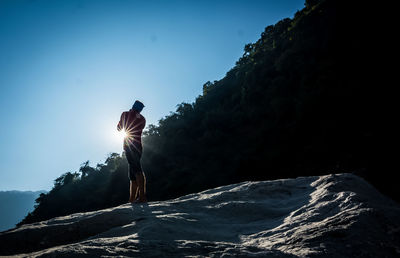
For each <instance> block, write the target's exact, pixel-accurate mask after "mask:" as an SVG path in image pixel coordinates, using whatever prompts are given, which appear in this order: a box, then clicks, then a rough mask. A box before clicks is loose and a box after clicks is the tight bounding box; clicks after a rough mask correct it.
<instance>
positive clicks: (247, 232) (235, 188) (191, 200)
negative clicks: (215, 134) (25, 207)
mask: <svg viewBox="0 0 400 258" xmlns="http://www.w3.org/2000/svg"><path fill="white" fill-rule="evenodd" d="M399 215H400V206H399V205H398V204H397V203H395V202H393V201H391V200H389V199H388V198H386V197H384V196H383V195H381V194H380V193H379V192H377V191H376V190H375V189H374V188H373V187H372V186H371V185H369V184H368V183H367V182H365V181H364V180H363V179H361V178H359V177H357V176H354V175H352V174H340V175H327V176H321V177H318V176H316V177H302V178H296V179H285V180H275V181H263V182H243V183H239V184H234V185H228V186H223V187H218V188H215V189H211V190H207V191H203V192H200V193H196V194H190V195H186V196H183V197H180V198H177V199H174V200H169V201H162V202H150V203H148V204H134V205H131V204H124V205H121V206H118V207H114V208H110V209H105V210H99V211H95V212H87V213H76V214H72V215H69V216H64V217H57V218H54V219H50V220H48V221H42V222H40V223H34V224H29V225H24V226H22V227H20V228H16V229H12V230H9V231H6V232H2V233H0V255H7V254H8V255H11V254H14V255H15V254H19V255H20V256H29V257H48V256H49V257H100V256H104V257H107V256H119V257H124V256H125V257H132V256H135V257H169V256H170V257H183V256H184V257H188V256H191V257H193V256H195V257H199V256H200V257H203V256H205V257H253V256H260V257H313V256H323V257H396V256H397V257H399V256H400V221H399V217H400V216H399ZM22 252H24V253H23V254H21V253H22Z"/></svg>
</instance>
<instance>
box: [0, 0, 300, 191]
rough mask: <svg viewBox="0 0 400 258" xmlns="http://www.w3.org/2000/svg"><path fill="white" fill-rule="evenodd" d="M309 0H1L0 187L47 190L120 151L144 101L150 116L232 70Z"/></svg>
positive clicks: (187, 99) (149, 121)
mask: <svg viewBox="0 0 400 258" xmlns="http://www.w3.org/2000/svg"><path fill="white" fill-rule="evenodd" d="M303 6H304V1H303V0H275V1H272V0H264V1H255V0H254V1H252V0H243V1H236V0H226V1H225V0H213V1H206V0H199V1H189V0H186V1H166V0H165V1H151V0H150V1H149V0H146V1H145V0H143V1H135V0H108V1H101V0H98V1H89V0H87V1H78V0H68V1H62V0H58V1H57V0H27V1H21V0H9V1H7V0H0V118H1V127H0V190H39V189H44V190H50V189H51V187H52V186H53V181H54V179H55V178H57V177H58V176H60V175H61V174H62V173H65V172H67V171H71V172H74V171H77V170H78V169H79V167H80V164H81V163H83V162H85V161H86V160H90V162H91V163H90V164H91V165H92V166H95V165H96V164H97V163H101V162H104V160H105V158H106V157H107V155H108V154H109V153H111V152H118V153H121V152H122V141H121V140H120V139H119V138H118V136H117V134H116V124H117V122H118V120H119V117H120V114H121V112H122V111H125V110H128V109H130V107H131V105H132V104H133V102H134V100H135V99H139V100H141V101H142V102H143V103H144V104H145V106H146V107H145V108H144V110H143V112H142V114H143V115H144V116H145V117H146V119H147V124H157V123H158V120H159V119H161V118H162V117H164V116H166V115H168V114H169V113H170V112H172V111H175V108H176V105H177V104H179V103H182V102H189V103H191V102H193V101H194V100H195V98H196V97H197V96H198V95H199V94H200V93H201V91H202V85H203V84H204V83H205V82H206V81H214V80H219V79H221V78H223V77H224V75H225V73H226V72H228V71H229V69H230V68H232V67H233V66H234V64H235V62H236V61H237V60H238V59H239V57H240V56H241V55H242V54H243V47H244V45H245V44H247V43H250V42H255V41H256V40H257V39H258V38H259V37H260V34H261V32H263V30H264V28H265V27H266V26H268V25H271V24H275V23H276V22H277V21H279V20H281V19H282V18H286V17H291V18H292V17H293V15H294V13H295V12H296V11H297V10H300V9H302V8H303Z"/></svg>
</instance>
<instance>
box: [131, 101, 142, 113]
mask: <svg viewBox="0 0 400 258" xmlns="http://www.w3.org/2000/svg"><path fill="white" fill-rule="evenodd" d="M143 107H144V105H143V103H142V102H140V101H139V100H136V101H135V103H134V104H133V106H132V109H134V110H136V111H137V112H139V113H140V112H141V111H142V110H143Z"/></svg>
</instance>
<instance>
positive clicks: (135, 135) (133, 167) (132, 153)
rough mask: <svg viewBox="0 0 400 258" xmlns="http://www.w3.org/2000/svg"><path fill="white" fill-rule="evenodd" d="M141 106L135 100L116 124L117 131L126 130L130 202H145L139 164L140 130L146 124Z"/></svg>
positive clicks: (140, 149)
mask: <svg viewBox="0 0 400 258" xmlns="http://www.w3.org/2000/svg"><path fill="white" fill-rule="evenodd" d="M143 107H144V105H143V103H142V102H140V101H138V100H136V101H135V103H134V104H133V106H132V109H131V110H129V111H125V112H123V113H122V115H121V119H120V120H119V123H118V125H117V129H118V131H121V130H125V132H126V136H125V139H124V151H125V156H126V159H127V160H128V166H129V170H128V175H129V180H130V191H129V192H130V196H129V202H131V203H134V202H147V199H146V178H145V175H144V173H143V170H142V166H141V164H140V158H141V157H142V131H143V128H144V127H145V125H146V119H145V118H144V117H143V116H142V115H141V114H140V112H141V111H142V109H143ZM138 195H139V196H138Z"/></svg>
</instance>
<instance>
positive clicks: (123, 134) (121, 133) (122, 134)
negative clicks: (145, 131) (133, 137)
mask: <svg viewBox="0 0 400 258" xmlns="http://www.w3.org/2000/svg"><path fill="white" fill-rule="evenodd" d="M126 136H127V133H126V131H125V130H121V131H115V133H114V139H115V141H117V142H120V143H121V142H123V140H124V139H125V137H126Z"/></svg>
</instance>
